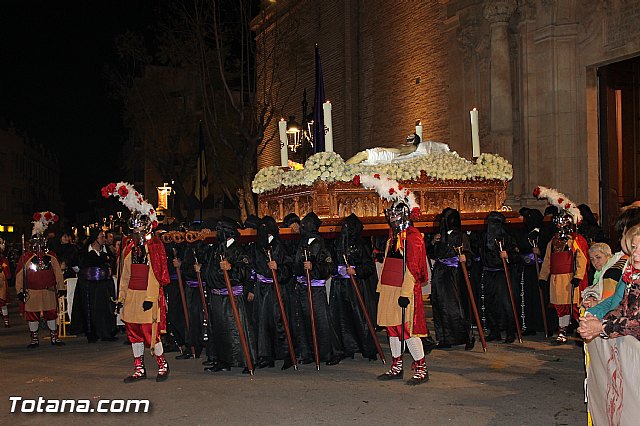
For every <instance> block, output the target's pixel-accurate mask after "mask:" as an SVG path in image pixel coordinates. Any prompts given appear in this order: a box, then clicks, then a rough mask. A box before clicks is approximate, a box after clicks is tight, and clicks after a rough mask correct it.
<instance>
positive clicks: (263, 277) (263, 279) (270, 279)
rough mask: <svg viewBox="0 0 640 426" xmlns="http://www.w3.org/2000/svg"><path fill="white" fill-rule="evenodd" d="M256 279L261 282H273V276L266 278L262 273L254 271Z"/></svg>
mask: <svg viewBox="0 0 640 426" xmlns="http://www.w3.org/2000/svg"><path fill="white" fill-rule="evenodd" d="M256 280H257V281H258V282H259V283H262V284H273V278H267V277H265V276H264V275H260V274H258V273H256Z"/></svg>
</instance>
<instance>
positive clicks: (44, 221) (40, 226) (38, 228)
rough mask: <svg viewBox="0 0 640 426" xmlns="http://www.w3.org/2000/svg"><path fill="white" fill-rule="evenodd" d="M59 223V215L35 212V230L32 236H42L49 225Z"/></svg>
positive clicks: (48, 212) (32, 231)
mask: <svg viewBox="0 0 640 426" xmlns="http://www.w3.org/2000/svg"><path fill="white" fill-rule="evenodd" d="M57 221H58V215H57V214H55V213H53V212H50V211H44V212H35V213H34V214H33V222H32V223H33V229H32V230H31V235H42V234H44V231H46V230H47V228H48V227H49V225H51V224H52V223H55V222H57Z"/></svg>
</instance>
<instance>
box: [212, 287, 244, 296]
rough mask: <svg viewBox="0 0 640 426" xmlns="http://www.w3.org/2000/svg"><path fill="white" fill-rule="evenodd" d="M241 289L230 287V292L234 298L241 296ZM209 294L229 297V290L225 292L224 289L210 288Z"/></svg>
mask: <svg viewBox="0 0 640 426" xmlns="http://www.w3.org/2000/svg"><path fill="white" fill-rule="evenodd" d="M243 290H244V289H243V288H242V286H241V285H236V286H233V287H231V291H232V292H233V295H234V296H241V295H242V292H243ZM211 294H214V295H216V296H228V295H229V290H227V289H226V288H212V289H211Z"/></svg>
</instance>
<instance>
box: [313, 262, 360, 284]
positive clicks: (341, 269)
mask: <svg viewBox="0 0 640 426" xmlns="http://www.w3.org/2000/svg"><path fill="white" fill-rule="evenodd" d="M352 268H353V269H356V267H355V266H352ZM333 277H334V278H344V279H349V278H351V275H349V274H347V265H338V273H337V274H336V275H334V276H333ZM304 283H305V284H306V283H307V278H306V277H305V281H304Z"/></svg>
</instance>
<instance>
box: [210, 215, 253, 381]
mask: <svg viewBox="0 0 640 426" xmlns="http://www.w3.org/2000/svg"><path fill="white" fill-rule="evenodd" d="M239 227H240V225H239V224H238V223H237V222H235V221H233V220H230V219H222V220H220V221H218V223H217V224H216V228H215V230H216V240H217V244H214V245H210V246H209V249H208V251H207V262H206V264H207V268H206V272H205V276H206V280H207V288H208V291H209V305H210V306H211V310H210V312H211V318H210V320H211V332H212V337H211V338H212V339H213V345H212V347H213V348H214V351H215V358H216V359H217V361H218V362H217V364H216V365H214V366H211V367H207V368H205V371H210V372H214V373H215V372H219V371H230V370H231V367H244V370H243V373H245V374H247V373H249V372H250V371H249V368H248V365H247V363H246V359H245V357H244V352H243V348H242V344H241V340H240V332H239V330H238V326H237V324H236V318H235V316H234V312H233V308H232V305H231V297H233V298H234V300H235V305H236V309H237V311H238V316H239V320H240V324H241V325H242V330H243V332H244V335H245V339H246V342H247V346H248V349H249V353H250V356H251V363H252V364H253V363H254V361H255V339H254V333H253V329H252V327H251V322H250V321H249V315H248V308H247V298H248V297H249V296H248V295H249V294H250V295H251V296H250V297H251V299H253V297H254V293H253V283H252V282H251V280H250V278H251V265H250V263H249V257H248V255H247V253H246V252H245V249H244V247H243V246H242V245H241V244H240V243H239V242H238V241H237V240H238V237H239V235H240V233H239V232H238V228H239ZM224 271H227V274H228V276H229V282H230V283H231V291H232V294H229V290H228V288H227V285H226V280H225V275H224Z"/></svg>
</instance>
